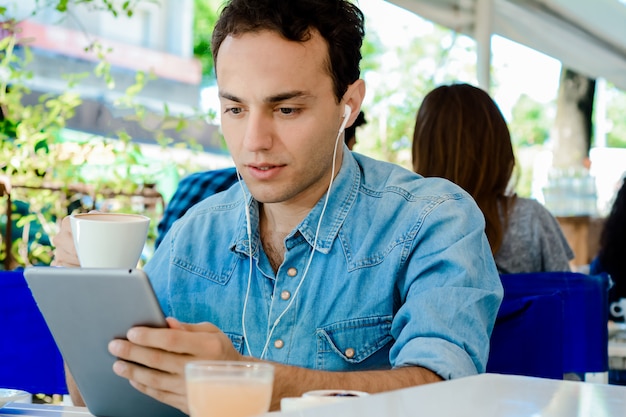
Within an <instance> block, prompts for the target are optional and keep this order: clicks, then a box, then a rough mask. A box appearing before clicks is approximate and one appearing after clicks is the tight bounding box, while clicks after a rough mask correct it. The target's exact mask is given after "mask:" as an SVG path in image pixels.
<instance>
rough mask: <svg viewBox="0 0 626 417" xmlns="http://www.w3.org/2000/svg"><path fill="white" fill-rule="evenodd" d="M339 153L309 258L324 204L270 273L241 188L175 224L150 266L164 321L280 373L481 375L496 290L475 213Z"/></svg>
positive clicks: (428, 186) (446, 189) (468, 204)
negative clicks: (190, 327) (196, 328)
mask: <svg viewBox="0 0 626 417" xmlns="http://www.w3.org/2000/svg"><path fill="white" fill-rule="evenodd" d="M344 151H345V153H344V158H343V163H342V166H341V169H340V172H339V174H338V175H337V177H336V179H335V181H334V183H333V185H332V188H331V191H330V198H329V199H328V203H327V204H328V205H327V208H326V211H325V214H324V216H323V221H322V222H321V228H320V230H319V234H318V237H317V244H316V249H315V254H314V255H313V257H312V259H311V260H310V258H311V253H312V250H313V246H314V242H313V241H314V238H315V236H316V229H317V225H318V220H319V217H320V214H321V212H322V208H323V206H324V200H325V196H324V197H322V198H321V200H320V201H319V202H318V203H317V205H316V206H315V207H314V208H313V210H311V212H310V213H309V214H308V215H307V217H306V218H305V219H304V220H303V221H302V222H301V223H300V224H299V225H298V227H297V228H296V229H295V230H293V231H292V232H291V233H290V234H289V235H288V236H287V237H286V238H285V241H284V243H285V247H286V252H285V255H284V262H283V264H282V265H281V266H280V267H279V269H278V271H277V272H276V273H274V271H273V269H272V267H271V266H270V262H269V260H268V257H267V256H266V254H265V253H264V251H263V247H262V245H261V244H260V240H259V228H258V224H259V206H258V204H257V202H256V201H255V200H254V199H252V198H251V197H250V194H249V192H248V191H247V189H246V188H245V185H243V184H242V185H243V186H244V189H245V195H246V197H245V199H244V194H243V191H242V189H241V187H240V186H239V185H237V184H235V185H234V186H233V187H231V188H230V189H229V190H227V191H224V192H222V193H219V194H216V195H214V196H212V197H209V198H207V199H205V200H203V201H202V202H200V203H199V204H197V205H196V206H194V207H193V208H192V209H191V210H189V211H188V212H187V214H186V215H185V216H184V217H183V218H182V219H180V220H178V221H177V222H176V223H174V225H173V227H172V228H171V230H170V232H169V233H168V234H167V235H166V237H165V238H164V240H163V241H162V243H161V245H160V246H159V248H158V250H157V251H156V252H155V254H154V256H153V258H152V259H151V260H150V262H148V264H147V265H146V266H145V270H146V272H147V273H148V276H149V277H150V278H151V281H152V284H153V286H154V289H155V292H156V294H157V296H158V298H159V301H160V303H161V306H162V308H163V310H164V312H165V313H166V314H167V315H171V316H173V317H176V318H178V319H179V320H181V321H184V322H190V323H197V322H203V321H208V322H211V323H213V324H215V325H216V326H218V327H219V328H220V329H221V330H222V331H223V332H224V333H225V334H226V335H227V336H228V337H229V338H230V339H231V341H232V342H233V344H234V346H235V348H236V349H238V350H239V352H240V353H242V354H245V355H251V356H255V357H259V356H261V353H262V352H264V350H266V352H264V355H263V359H266V360H270V361H275V362H279V363H283V364H289V365H295V366H302V367H307V368H311V369H319V370H329V371H357V370H368V369H390V368H395V367H402V366H410V365H418V366H422V367H425V368H428V369H430V370H431V371H433V372H435V373H437V374H438V375H440V376H441V377H443V378H445V379H451V378H457V377H462V376H467V375H472V374H475V373H477V372H484V371H485V366H486V362H487V356H488V352H489V338H490V335H491V331H492V329H493V325H494V322H495V318H496V314H497V311H498V308H499V306H500V302H501V300H502V286H501V284H500V279H499V276H498V273H497V270H496V266H495V263H494V260H493V257H492V255H491V250H490V247H489V244H488V242H487V239H486V237H485V234H484V228H485V224H484V219H483V216H482V213H481V212H480V210H479V209H478V207H477V205H476V204H475V202H474V201H473V199H472V198H471V197H470V196H469V195H468V194H467V193H465V192H464V191H463V190H462V189H461V188H459V187H457V186H456V185H454V184H452V183H451V182H449V181H446V180H443V179H439V178H423V177H421V176H419V175H417V174H415V173H413V172H411V171H409V170H406V169H404V168H402V167H400V166H397V165H394V164H391V163H387V162H382V161H375V160H373V159H370V158H367V157H365V156H362V155H359V154H356V153H351V152H349V151H348V150H347V148H345V149H344ZM244 202H245V203H246V204H247V205H248V206H249V210H250V221H251V230H252V248H251V251H252V263H251V262H250V258H249V255H248V254H249V251H250V249H249V246H248V235H247V231H246V229H247V228H246V214H245V205H244ZM309 261H310V266H309V267H308V268H307V264H308V263H309ZM251 264H252V273H251V274H250V265H251ZM244 309H245V317H243V314H244ZM244 338H246V339H247V344H246V343H245V342H244ZM266 345H267V348H266V349H265V346H266ZM247 346H249V347H250V350H251V351H250V352H249V351H248V350H247V348H246V347H247Z"/></svg>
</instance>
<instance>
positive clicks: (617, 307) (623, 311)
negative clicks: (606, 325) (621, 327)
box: [610, 298, 626, 317]
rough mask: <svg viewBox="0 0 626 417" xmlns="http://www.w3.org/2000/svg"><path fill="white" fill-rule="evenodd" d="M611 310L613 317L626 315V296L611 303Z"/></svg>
mask: <svg viewBox="0 0 626 417" xmlns="http://www.w3.org/2000/svg"><path fill="white" fill-rule="evenodd" d="M610 310H611V315H612V316H613V317H626V298H620V299H619V301H615V302H613V303H611V306H610Z"/></svg>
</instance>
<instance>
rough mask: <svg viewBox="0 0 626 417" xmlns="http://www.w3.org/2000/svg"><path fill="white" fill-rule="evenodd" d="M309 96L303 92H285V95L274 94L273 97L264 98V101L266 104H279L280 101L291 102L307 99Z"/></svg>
mask: <svg viewBox="0 0 626 417" xmlns="http://www.w3.org/2000/svg"><path fill="white" fill-rule="evenodd" d="M309 96H310V94H308V93H307V92H305V91H300V90H298V91H287V92H285V93H280V94H276V95H274V96H270V97H268V98H266V99H265V100H264V101H265V102H267V103H280V102H282V101H287V100H291V99H294V98H306V97H309Z"/></svg>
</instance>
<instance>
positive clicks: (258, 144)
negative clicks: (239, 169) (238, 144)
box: [244, 111, 273, 152]
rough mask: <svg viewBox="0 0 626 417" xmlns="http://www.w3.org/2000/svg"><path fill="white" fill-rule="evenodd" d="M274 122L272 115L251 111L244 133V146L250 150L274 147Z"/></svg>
mask: <svg viewBox="0 0 626 417" xmlns="http://www.w3.org/2000/svg"><path fill="white" fill-rule="evenodd" d="M272 136H273V122H272V118H271V116H268V115H266V114H263V113H262V112H254V111H251V112H250V113H249V115H248V123H247V125H246V130H245V135H244V147H245V148H246V149H248V150H249V151H252V152H254V151H259V150H265V149H269V148H271V147H272V141H273V138H272Z"/></svg>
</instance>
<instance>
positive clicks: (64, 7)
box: [56, 0, 69, 12]
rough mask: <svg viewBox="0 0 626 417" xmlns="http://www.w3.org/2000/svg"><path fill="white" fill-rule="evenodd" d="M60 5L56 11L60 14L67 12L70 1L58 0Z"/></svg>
mask: <svg viewBox="0 0 626 417" xmlns="http://www.w3.org/2000/svg"><path fill="white" fill-rule="evenodd" d="M58 1H59V3H58V4H57V7H56V9H57V10H58V11H60V12H66V11H67V2H68V1H69V0H58Z"/></svg>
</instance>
